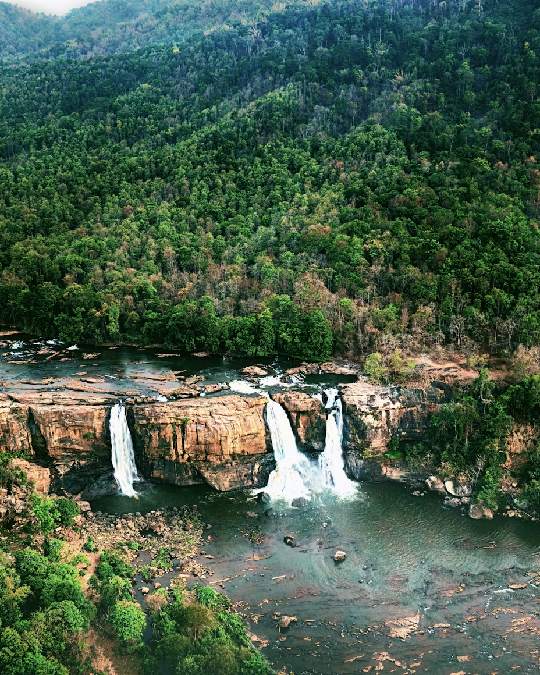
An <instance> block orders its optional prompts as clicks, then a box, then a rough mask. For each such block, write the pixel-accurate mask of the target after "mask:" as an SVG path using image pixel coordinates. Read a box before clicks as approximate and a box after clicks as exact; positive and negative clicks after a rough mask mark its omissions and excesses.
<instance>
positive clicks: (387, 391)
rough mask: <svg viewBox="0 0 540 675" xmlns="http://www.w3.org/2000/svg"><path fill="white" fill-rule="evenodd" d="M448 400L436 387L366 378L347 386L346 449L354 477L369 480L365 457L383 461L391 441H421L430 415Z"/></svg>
mask: <svg viewBox="0 0 540 675" xmlns="http://www.w3.org/2000/svg"><path fill="white" fill-rule="evenodd" d="M445 398H446V394H445V392H444V391H443V390H442V389H439V388H436V387H429V388H428V389H423V388H405V387H397V386H383V385H379V384H373V383H371V382H368V381H367V380H365V379H362V380H359V381H358V382H352V383H349V384H344V385H343V386H342V387H341V399H342V401H343V413H344V437H343V449H344V453H345V456H346V460H347V468H348V470H349V471H350V473H351V474H352V477H353V478H356V479H361V478H365V477H366V473H365V466H364V464H365V458H366V456H368V457H369V458H370V459H371V461H378V462H379V463H381V462H382V461H384V460H383V455H384V454H385V453H386V452H387V450H388V447H389V446H388V444H389V442H390V439H391V438H396V437H397V438H399V439H400V440H401V441H402V442H405V443H416V442H418V440H420V439H421V438H422V437H423V435H424V434H425V432H426V429H427V425H428V420H429V416H430V414H431V413H432V412H433V411H434V410H436V409H437V408H438V406H439V405H440V404H441V403H442V402H444V400H445Z"/></svg>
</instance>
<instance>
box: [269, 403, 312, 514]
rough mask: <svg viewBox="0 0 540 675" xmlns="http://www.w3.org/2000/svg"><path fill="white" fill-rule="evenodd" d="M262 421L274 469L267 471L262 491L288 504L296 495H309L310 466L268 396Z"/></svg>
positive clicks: (282, 414)
mask: <svg viewBox="0 0 540 675" xmlns="http://www.w3.org/2000/svg"><path fill="white" fill-rule="evenodd" d="M266 420H267V422H268V428H269V429H270V436H271V438H272V446H273V448H274V456H275V458H276V468H275V469H274V471H272V473H271V474H270V476H269V478H268V485H267V486H266V487H265V488H264V490H263V492H265V493H266V494H268V495H269V496H270V498H271V499H275V500H284V501H287V502H289V503H290V502H292V500H293V499H297V498H299V497H304V498H309V496H310V493H311V485H312V482H313V466H312V465H311V463H310V461H309V460H308V458H307V457H306V456H305V455H303V454H302V453H301V452H300V451H299V450H298V447H297V446H296V440H295V438H294V432H293V430H292V428H291V425H290V422H289V418H288V417H287V413H286V412H285V410H283V408H282V407H281V406H280V405H279V403H276V402H275V401H272V399H268V403H267V405H266Z"/></svg>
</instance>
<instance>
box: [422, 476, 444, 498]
mask: <svg viewBox="0 0 540 675" xmlns="http://www.w3.org/2000/svg"><path fill="white" fill-rule="evenodd" d="M426 486H427V488H428V490H431V491H432V492H438V493H440V494H443V495H444V494H446V488H445V487H444V482H443V481H442V480H441V479H440V478H439V477H438V476H429V478H426Z"/></svg>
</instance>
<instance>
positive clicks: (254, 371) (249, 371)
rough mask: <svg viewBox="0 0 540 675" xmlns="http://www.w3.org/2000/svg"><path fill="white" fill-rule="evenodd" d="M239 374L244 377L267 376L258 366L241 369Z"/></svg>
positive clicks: (265, 371)
mask: <svg viewBox="0 0 540 675" xmlns="http://www.w3.org/2000/svg"><path fill="white" fill-rule="evenodd" d="M240 372H241V373H242V375H245V376H246V377H266V376H267V375H268V371H267V370H265V369H264V368H261V367H260V366H247V367H246V368H242V370H241V371H240Z"/></svg>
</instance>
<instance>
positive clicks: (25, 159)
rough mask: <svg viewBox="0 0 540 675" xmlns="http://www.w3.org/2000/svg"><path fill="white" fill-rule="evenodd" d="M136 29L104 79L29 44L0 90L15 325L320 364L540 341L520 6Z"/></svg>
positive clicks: (518, 2)
mask: <svg viewBox="0 0 540 675" xmlns="http://www.w3.org/2000/svg"><path fill="white" fill-rule="evenodd" d="M140 4H142V3H140ZM146 4H147V3H145V5H146ZM159 4H160V3H159V2H157V0H156V6H157V5H159ZM162 4H165V3H162ZM262 4H263V3H261V5H262ZM132 5H133V6H134V7H137V3H122V4H120V3H117V5H116V6H117V7H126V9H125V12H126V14H125V17H124V18H125V21H123V22H120V23H121V25H122V26H123V27H122V28H121V29H118V30H116V28H115V24H114V21H112V20H111V21H107V22H106V24H107V25H106V28H104V29H103V30H104V31H105V32H104V33H102V34H101V35H100V36H99V37H98V38H96V39H98V42H99V46H97V47H96V46H95V45H94V47H95V49H94V47H92V49H94V51H95V52H96V53H97V54H102V55H98V56H92V49H89V48H88V47H85V50H86V52H85V58H82V59H81V58H79V57H80V56H81V51H80V50H79V49H78V48H77V47H74V48H73V49H74V53H73V54H71V53H70V51H69V49H67V50H66V49H62V50H60V51H59V55H58V56H57V57H56V58H52V55H51V53H50V52H49V57H48V58H47V59H46V60H38V61H36V60H35V51H33V52H32V59H31V60H26V59H24V58H21V56H20V55H21V53H22V52H24V48H23V47H24V45H23V44H22V43H20V44H19V45H18V46H17V48H16V49H14V50H13V51H17V52H18V53H19V58H18V59H17V60H13V59H11V60H9V61H5V62H4V65H3V66H1V67H0V272H1V274H0V307H2V319H3V320H4V321H5V322H6V323H11V324H15V325H17V326H18V327H19V328H21V329H24V330H27V331H30V332H32V333H34V334H36V335H42V336H58V335H59V336H60V337H62V338H63V339H65V340H69V341H86V342H102V341H114V342H117V341H121V340H131V341H137V342H139V343H146V344H149V343H164V342H165V343H167V344H169V345H170V346H174V347H176V348H181V349H185V350H198V349H205V350H209V351H231V352H235V353H244V354H249V355H252V356H265V355H269V354H273V353H276V352H280V353H284V354H289V355H294V356H299V357H302V358H311V359H322V358H326V357H327V356H328V355H330V354H331V353H332V352H335V353H341V354H349V355H361V354H365V353H368V352H370V351H374V350H376V349H377V350H379V351H384V350H392V349H397V348H403V349H423V348H429V347H430V346H432V345H434V344H440V343H448V344H453V345H455V346H456V347H457V348H459V349H465V348H470V347H471V345H472V344H473V343H474V344H476V345H478V347H479V348H481V349H489V350H491V351H493V352H501V351H511V350H513V349H515V348H516V347H517V346H518V345H519V344H523V345H526V346H531V345H537V344H539V343H540V291H539V289H540V238H539V233H538V215H539V205H540V171H539V165H538V153H539V150H540V148H539V142H540V103H539V100H538V84H539V72H540V70H539V68H540V9H537V8H536V7H537V4H536V2H535V1H534V0H484V1H483V2H482V1H481V0H459V1H457V0H448V1H447V2H442V3H433V2H429V1H428V0H364V1H357V2H325V3H321V4H316V5H313V6H308V5H305V4H297V5H295V6H289V7H276V8H274V10H275V11H271V12H268V11H265V12H264V13H261V14H260V18H259V19H258V20H250V21H247V20H242V21H232V20H231V22H229V23H228V25H227V28H226V29H218V30H211V31H209V32H208V31H207V32H206V34H205V35H202V34H201V33H200V32H198V29H199V28H201V27H202V26H203V25H208V26H209V25H212V27H214V26H215V24H216V23H219V22H220V21H222V20H223V19H224V17H225V16H230V15H231V10H230V5H229V4H228V3H227V2H221V3H220V2H213V3H208V4H207V3H203V4H202V5H201V7H200V8H199V9H198V10H197V11H195V10H193V9H189V7H188V5H186V4H184V5H174V6H173V7H172V8H169V9H166V8H164V9H163V10H161V13H160V12H159V11H158V12H157V13H155V14H153V15H152V17H153V18H152V21H153V22H155V23H156V25H155V26H154V28H153V29H152V31H151V37H148V39H146V38H145V35H150V33H147V32H146V29H145V28H143V29H141V30H139V28H140V26H141V23H140V21H139V19H138V18H137V17H138V16H139V14H137V11H138V10H137V11H135V10H134V11H133V12H132V11H131V10H130V9H129V7H130V6H132ZM152 5H153V3H152ZM110 6H111V5H110V4H108V3H104V4H103V5H101V4H96V5H95V7H94V8H93V10H92V11H94V12H95V13H96V16H101V14H100V12H104V13H105V14H104V16H106V12H107V11H109V10H108V8H110ZM245 6H246V8H250V9H249V10H248V9H246V12H247V13H248V14H250V16H251V15H254V16H255V17H257V16H259V15H258V14H257V13H256V12H254V6H253V4H251V3H245ZM90 7H92V6H90ZM265 8H266V10H268V9H269V7H268V5H265ZM86 10H87V14H84V10H79V11H78V12H76V13H73V14H72V15H70V16H69V17H68V19H69V21H68V20H67V19H66V20H65V21H66V22H67V23H69V25H71V26H72V27H78V28H77V30H79V29H80V30H82V28H81V27H84V25H85V23H86V21H88V22H90V23H91V21H92V20H93V19H92V16H93V14H92V13H91V12H88V8H86ZM118 11H119V10H118ZM257 11H258V10H257ZM188 14H189V15H190V19H189V21H190V22H191V23H190V25H191V26H192V28H189V31H188V33H189V34H191V33H193V34H192V37H189V34H187V36H186V35H185V34H184V35H183V38H182V39H185V41H184V42H180V40H179V39H178V36H179V33H178V30H179V28H178V26H177V24H176V22H177V19H178V17H179V16H182V17H184V18H183V19H182V20H185V17H186V16H187V15H188ZM115 16H117V15H116V14H115ZM85 17H86V18H85ZM171 17H172V18H171ZM208 17H210V18H208ZM169 19H170V21H169ZM36 20H37V19H36ZM8 21H9V17H8ZM130 21H131V22H132V23H131V24H130ZM120 23H119V25H120ZM143 23H144V22H143ZM63 25H64V24H63ZM129 25H131V28H129V30H128V28H126V26H129ZM145 25H147V24H145ZM0 30H4V31H6V30H7V33H8V34H9V26H7V27H6V26H5V25H4V26H3V28H2V29H0ZM13 30H14V33H17V32H18V31H17V29H16V26H15V28H14V29H13ZM96 44H97V43H96ZM141 46H142V47H143V48H141V49H139V47H141ZM72 56H76V57H77V58H71V57H72Z"/></svg>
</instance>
